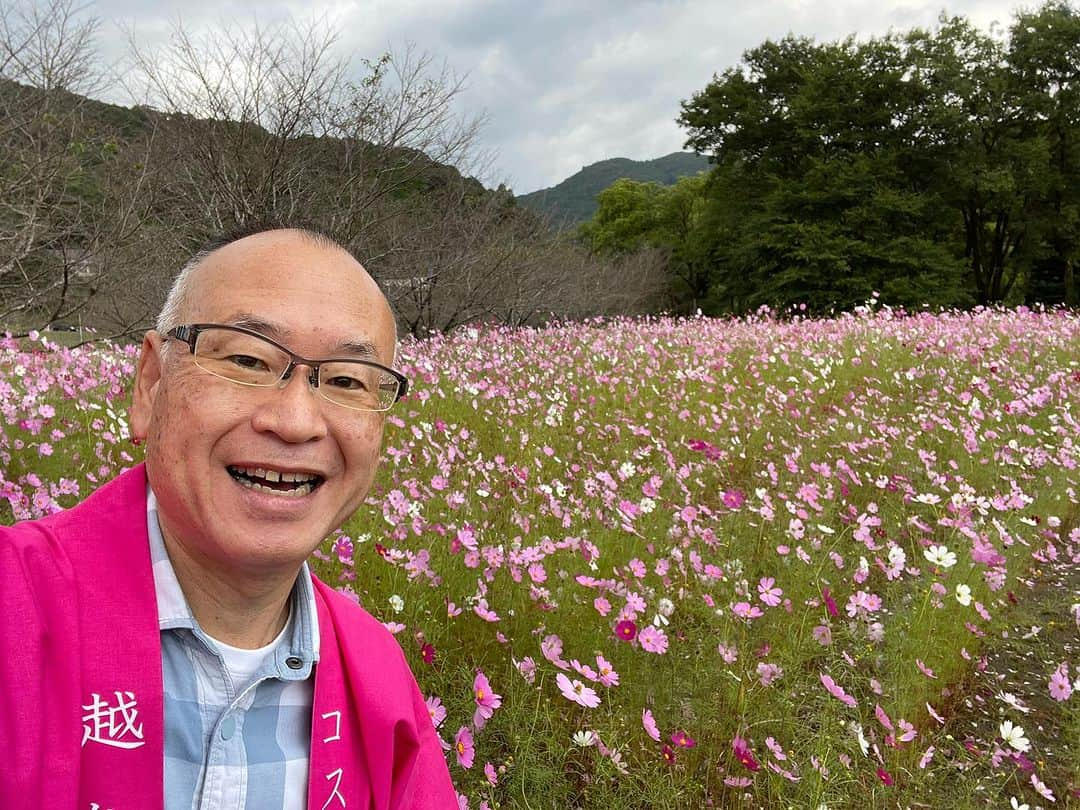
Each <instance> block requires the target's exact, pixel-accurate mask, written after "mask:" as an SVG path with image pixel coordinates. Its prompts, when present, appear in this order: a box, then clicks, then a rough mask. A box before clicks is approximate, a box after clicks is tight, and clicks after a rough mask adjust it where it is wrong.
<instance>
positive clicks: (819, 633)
mask: <svg viewBox="0 0 1080 810" xmlns="http://www.w3.org/2000/svg"><path fill="white" fill-rule="evenodd" d="M811 635H812V636H813V637H814V641H816V642H817V643H818V644H820V645H821V646H822V647H828V646H829V645H830V644H832V630H830V629H829V625H827V624H819V625H818V626H817V627H815V628H814V629H813V630H812V631H811Z"/></svg>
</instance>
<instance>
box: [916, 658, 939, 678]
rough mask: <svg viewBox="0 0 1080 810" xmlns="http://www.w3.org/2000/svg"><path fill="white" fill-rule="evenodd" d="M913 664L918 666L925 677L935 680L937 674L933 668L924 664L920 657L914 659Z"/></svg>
mask: <svg viewBox="0 0 1080 810" xmlns="http://www.w3.org/2000/svg"><path fill="white" fill-rule="evenodd" d="M915 666H917V667H918V668H919V671H920V672H921V673H922V674H923V675H925V676H926V677H927V678H934V679H935V680H936V679H937V675H935V674H934V670H932V669H930V667H928V666H927V665H926V664H924V663H923V662H922V660H921V659H918V658H916V659H915Z"/></svg>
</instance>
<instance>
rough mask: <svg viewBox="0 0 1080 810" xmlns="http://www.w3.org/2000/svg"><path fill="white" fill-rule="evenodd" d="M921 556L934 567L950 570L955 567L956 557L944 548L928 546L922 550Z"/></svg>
mask: <svg viewBox="0 0 1080 810" xmlns="http://www.w3.org/2000/svg"><path fill="white" fill-rule="evenodd" d="M923 556H924V557H926V559H927V560H929V561H930V562H932V563H933V564H934V565H940V566H941V567H942V568H952V567H953V566H954V565H956V555H955V554H953V553H952V552H951V551H949V549H948V548H947V547H945V546H930V548H928V549H924V550H923Z"/></svg>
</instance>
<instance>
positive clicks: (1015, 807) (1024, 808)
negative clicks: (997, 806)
mask: <svg viewBox="0 0 1080 810" xmlns="http://www.w3.org/2000/svg"><path fill="white" fill-rule="evenodd" d="M1009 807H1011V808H1012V810H1028V808H1029V807H1030V805H1029V804H1028V803H1027V802H1024V803H1023V804H1021V803H1020V802H1019V801H1017V799H1016V797H1015V796H1013V797H1011V798H1010V799H1009Z"/></svg>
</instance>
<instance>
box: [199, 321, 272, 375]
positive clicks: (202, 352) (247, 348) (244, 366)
mask: <svg viewBox="0 0 1080 810" xmlns="http://www.w3.org/2000/svg"><path fill="white" fill-rule="evenodd" d="M195 363H196V364H197V365H198V366H199V367H200V368H202V369H205V370H206V371H209V372H210V373H211V374H216V375H217V376H219V377H224V378H225V379H226V380H232V381H233V382H238V383H242V384H243V385H274V384H275V383H277V381H278V380H280V379H281V375H282V374H284V373H285V369H286V367H287V366H288V365H289V356H288V355H287V354H285V353H284V352H282V351H281V350H280V349H278V348H277V347H276V346H273V345H272V344H270V343H267V342H266V341H265V340H262V339H261V338H257V337H254V336H252V335H245V334H244V333H243V332H234V331H232V330H231V329H204V330H203V331H202V332H200V333H199V339H198V341H197V342H196V343H195Z"/></svg>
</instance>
